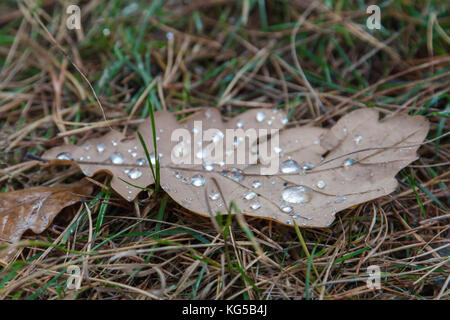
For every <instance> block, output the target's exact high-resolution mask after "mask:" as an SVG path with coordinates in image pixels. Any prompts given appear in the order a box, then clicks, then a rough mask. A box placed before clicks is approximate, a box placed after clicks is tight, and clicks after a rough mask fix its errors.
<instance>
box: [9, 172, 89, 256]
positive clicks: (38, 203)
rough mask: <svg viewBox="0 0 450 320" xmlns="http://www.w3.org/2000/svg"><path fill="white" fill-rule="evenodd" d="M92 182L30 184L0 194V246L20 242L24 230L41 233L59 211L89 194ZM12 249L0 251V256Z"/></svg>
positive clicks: (10, 251) (11, 251) (10, 252)
mask: <svg viewBox="0 0 450 320" xmlns="http://www.w3.org/2000/svg"><path fill="white" fill-rule="evenodd" d="M92 190H93V188H92V184H90V183H89V182H87V181H85V180H81V181H79V182H76V183H73V184H68V185H60V186H54V187H33V188H28V189H24V190H17V191H11V192H5V193H0V246H3V245H7V244H11V243H15V242H17V241H19V240H20V239H21V237H22V235H23V234H24V232H25V231H27V230H31V231H33V232H34V233H37V234H39V233H41V232H43V231H44V230H45V229H46V228H47V227H48V226H49V225H50V224H51V223H52V221H53V219H54V218H55V217H56V216H57V215H58V213H59V212H60V211H61V210H62V209H64V208H65V207H68V206H70V205H73V204H75V203H77V202H79V201H81V200H82V198H83V196H86V195H90V194H91V192H92ZM13 252H14V250H13V249H8V248H6V249H5V250H2V251H0V258H5V257H8V256H10V255H11V254H12V253H13Z"/></svg>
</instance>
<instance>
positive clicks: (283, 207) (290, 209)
mask: <svg viewBox="0 0 450 320" xmlns="http://www.w3.org/2000/svg"><path fill="white" fill-rule="evenodd" d="M280 209H281V211H283V212H286V213H291V212H292V210H293V209H292V207H291V206H281V207H280Z"/></svg>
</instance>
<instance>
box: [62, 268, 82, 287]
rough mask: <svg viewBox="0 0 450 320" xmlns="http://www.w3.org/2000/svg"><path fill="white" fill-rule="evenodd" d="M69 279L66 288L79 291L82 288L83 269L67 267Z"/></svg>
mask: <svg viewBox="0 0 450 320" xmlns="http://www.w3.org/2000/svg"><path fill="white" fill-rule="evenodd" d="M67 273H68V274H69V278H68V279H67V282H66V288H67V289H69V290H79V289H80V288H81V278H82V276H81V269H80V267H79V266H76V265H71V266H68V267H67Z"/></svg>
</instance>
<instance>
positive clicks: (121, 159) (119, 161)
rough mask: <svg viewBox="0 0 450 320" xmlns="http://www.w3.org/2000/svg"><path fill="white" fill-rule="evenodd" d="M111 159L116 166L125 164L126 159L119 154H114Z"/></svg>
mask: <svg viewBox="0 0 450 320" xmlns="http://www.w3.org/2000/svg"><path fill="white" fill-rule="evenodd" d="M110 159H111V162H112V163H114V164H123V163H124V162H125V158H124V157H123V156H122V155H121V154H120V153H118V152H114V153H113V154H112V155H111V157H110Z"/></svg>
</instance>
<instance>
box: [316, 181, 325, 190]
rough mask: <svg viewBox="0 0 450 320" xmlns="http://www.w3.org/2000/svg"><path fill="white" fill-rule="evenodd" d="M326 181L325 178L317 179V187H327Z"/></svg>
mask: <svg viewBox="0 0 450 320" xmlns="http://www.w3.org/2000/svg"><path fill="white" fill-rule="evenodd" d="M326 185H327V184H326V182H325V181H324V180H319V181H317V188H319V189H323V188H325V187H326Z"/></svg>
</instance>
